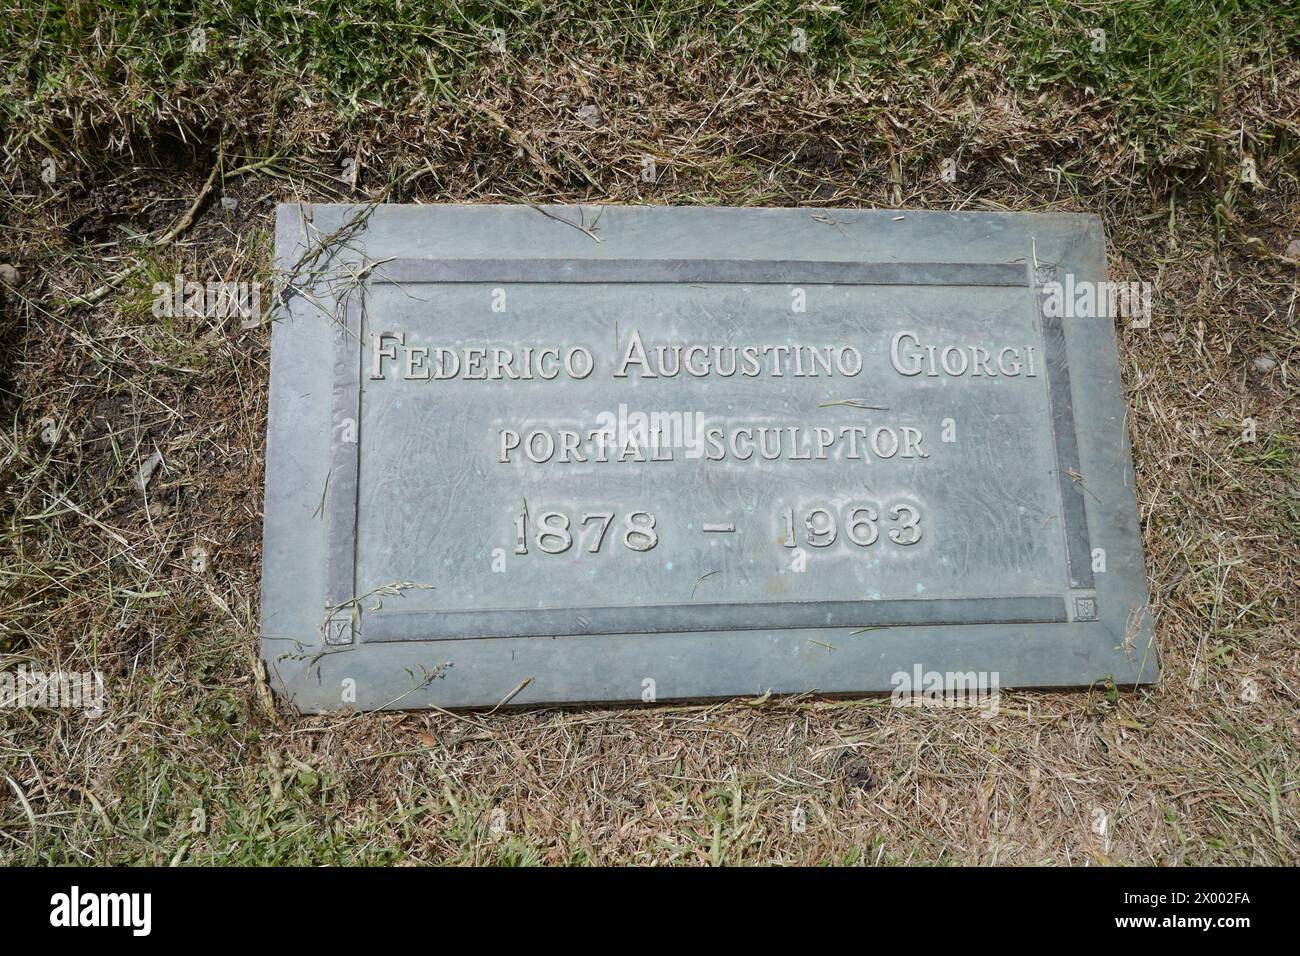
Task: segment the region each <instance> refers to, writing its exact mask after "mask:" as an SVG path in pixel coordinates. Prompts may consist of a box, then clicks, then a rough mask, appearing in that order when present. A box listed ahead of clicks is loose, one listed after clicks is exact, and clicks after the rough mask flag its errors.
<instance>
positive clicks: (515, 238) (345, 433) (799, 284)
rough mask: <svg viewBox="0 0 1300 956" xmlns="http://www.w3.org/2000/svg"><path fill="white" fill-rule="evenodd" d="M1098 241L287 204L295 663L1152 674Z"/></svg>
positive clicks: (275, 450) (846, 688)
mask: <svg viewBox="0 0 1300 956" xmlns="http://www.w3.org/2000/svg"><path fill="white" fill-rule="evenodd" d="M1103 245H1104V244H1103V237H1102V234H1101V230H1100V225H1099V223H1098V221H1097V220H1096V219H1094V218H1092V217H1086V216H1068V215H1051V216H1031V215H1004V214H942V213H898V212H893V211H890V212H883V211H864V210H837V211H833V212H826V211H812V210H794V209H789V210H771V209H764V210H740V209H663V208H630V207H606V208H590V207H588V208H579V207H570V208H558V207H557V208H548V209H545V210H539V209H536V208H533V207H528V206H511V207H499V206H479V207H457V206H446V207H428V206H424V207H399V206H391V207H383V206H381V207H376V208H373V209H363V208H359V207H348V206H297V205H292V206H289V205H287V206H284V207H282V208H281V210H280V213H279V225H278V237H277V259H278V265H279V267H280V268H281V269H282V270H283V271H284V272H285V273H286V274H288V275H289V276H290V277H291V283H290V287H289V294H288V295H287V297H286V299H285V301H284V304H283V306H282V308H281V314H280V317H279V320H278V322H277V324H276V327H275V331H274V337H273V344H272V392H271V415H270V433H269V437H268V450H267V499H266V528H265V562H264V580H263V599H262V601H263V648H264V655H265V657H266V660H267V663H268V666H269V668H270V671H271V673H272V675H273V679H274V681H275V683H276V684H277V686H279V688H280V689H281V690H283V691H284V692H285V693H286V694H287V695H289V696H290V697H291V699H292V700H293V701H294V702H295V703H296V704H297V706H299V707H301V708H303V709H306V710H333V709H339V708H346V707H355V708H375V707H418V706H423V705H436V706H444V707H445V706H470V705H494V704H496V703H498V702H500V701H502V700H503V699H505V698H507V697H511V695H512V694H513V695H514V696H513V697H511V700H512V702H513V703H528V702H554V701H618V700H648V699H682V698H707V697H716V696H726V695H736V694H753V693H762V692H765V691H767V690H773V691H776V692H802V691H812V690H816V691H820V692H823V693H855V692H870V691H887V690H890V689H891V677H892V676H893V675H895V674H897V673H899V672H906V673H909V674H910V673H912V672H913V671H915V670H916V669H918V668H922V667H923V668H924V669H925V670H926V671H939V672H970V671H975V672H981V673H990V672H991V673H995V674H997V675H998V681H999V683H1000V685H1001V686H1003V687H1007V686H1068V685H1087V684H1091V683H1093V682H1094V681H1098V680H1105V679H1108V678H1109V679H1113V680H1114V681H1116V682H1117V683H1121V684H1131V683H1136V682H1143V681H1150V680H1153V679H1154V678H1155V674H1156V666H1155V658H1154V654H1153V652H1152V650H1151V646H1150V645H1151V626H1150V622H1149V620H1148V619H1147V613H1146V603H1147V598H1146V586H1145V575H1144V569H1143V561H1142V552H1141V541H1140V536H1139V533H1138V528H1137V516H1136V506H1135V500H1134V494H1133V487H1132V471H1131V464H1130V458H1129V450H1128V444H1127V437H1126V434H1125V427H1124V402H1123V397H1122V391H1121V386H1120V381H1119V372H1118V361H1117V356H1116V346H1115V335H1114V328H1113V318H1112V317H1111V313H1110V310H1109V309H1108V308H1107V303H1106V302H1105V296H1104V294H1102V295H1101V296H1100V298H1098V297H1097V295H1096V293H1097V291H1098V290H1102V291H1104V289H1105V279H1106V268H1105V262H1104V258H1103ZM1076 290H1083V291H1082V292H1078V293H1076ZM1085 293H1086V294H1088V295H1091V296H1093V298H1092V299H1091V308H1089V309H1082V310H1081V309H1076V308H1075V306H1076V305H1077V304H1078V302H1076V300H1075V298H1074V297H1075V296H1076V294H1077V295H1083V294H1085ZM1079 301H1080V302H1081V301H1082V299H1080V300H1079Z"/></svg>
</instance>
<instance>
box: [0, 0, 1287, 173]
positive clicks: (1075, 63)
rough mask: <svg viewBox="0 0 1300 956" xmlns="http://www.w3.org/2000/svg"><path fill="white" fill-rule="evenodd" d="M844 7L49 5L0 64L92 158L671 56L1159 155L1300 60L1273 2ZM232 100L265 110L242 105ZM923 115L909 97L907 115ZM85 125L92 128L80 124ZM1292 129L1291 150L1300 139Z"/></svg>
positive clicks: (25, 19)
mask: <svg viewBox="0 0 1300 956" xmlns="http://www.w3.org/2000/svg"><path fill="white" fill-rule="evenodd" d="M838 6H839V7H840V8H842V9H841V10H839V11H837V10H836V9H835V7H833V6H832V5H830V4H826V5H816V4H813V5H809V4H804V3H801V2H796V0H785V2H772V0H759V2H749V3H744V2H730V3H722V4H714V3H710V2H705V0H692V2H682V0H666V2H661V3H637V2H627V0H623V2H617V0H614V2H585V3H576V4H572V5H570V6H569V7H568V9H567V10H562V11H558V12H557V11H556V10H555V9H554V5H553V4H550V3H542V2H532V3H515V2H508V0H502V2H496V3H491V2H489V3H465V4H457V3H447V4H420V3H411V2H406V3H398V2H396V0H358V2H351V3H346V4H345V3H339V2H320V0H302V2H296V3H284V2H260V0H234V2H227V3H222V2H213V0H203V2H199V3H189V2H182V0H161V2H153V0H120V2H105V3H99V4H92V3H74V4H61V3H52V2H41V0H34V2H30V3H24V4H21V5H19V7H18V9H17V10H16V11H12V12H11V14H10V15H9V16H7V17H6V18H5V19H4V22H3V23H2V24H0V65H2V66H3V70H2V71H0V72H2V73H3V75H4V76H5V77H7V80H6V81H5V96H4V97H3V102H4V104H5V108H6V110H7V111H8V113H9V116H8V124H7V125H8V127H9V139H10V141H11V142H10V149H11V150H12V151H14V152H19V153H26V152H28V151H29V150H34V149H37V148H44V149H48V150H54V149H68V148H76V147H77V145H78V144H77V143H76V142H75V140H76V139H77V138H78V137H80V136H84V135H87V134H91V135H93V134H98V135H101V136H106V135H109V134H111V133H113V132H115V131H121V130H127V131H133V132H135V133H137V134H139V135H142V136H146V137H147V136H148V135H150V134H151V133H158V132H162V131H167V132H169V133H170V134H171V135H181V134H182V132H183V133H184V134H185V135H187V136H189V137H196V136H197V137H202V138H206V139H208V140H211V139H212V138H213V136H214V134H220V135H221V136H224V137H226V138H228V139H245V140H249V141H250V144H251V141H255V140H257V139H259V138H266V139H274V138H275V137H276V135H277V132H276V128H275V125H276V124H275V122H274V119H281V120H282V119H283V118H285V117H287V116H289V115H291V114H292V113H294V112H295V111H296V110H299V109H301V108H302V106H303V104H304V102H305V101H306V100H308V99H310V100H314V101H323V102H326V103H328V104H329V105H330V106H331V108H332V109H333V110H334V111H335V112H336V113H337V115H338V116H339V117H340V120H341V121H342V122H343V123H345V124H346V123H347V122H348V121H349V120H352V119H356V118H358V117H362V116H365V115H367V114H372V113H375V112H377V111H383V110H396V111H399V112H401V111H405V110H407V109H410V108H411V107H412V106H414V105H419V106H420V107H421V108H427V109H434V110H438V109H446V108H453V109H454V108H455V107H456V106H457V105H458V104H459V103H461V102H462V101H463V100H464V99H465V98H468V97H472V96H473V94H474V93H475V91H476V90H478V89H479V88H480V84H481V81H482V77H483V76H484V75H489V76H492V77H495V78H497V79H499V80H501V81H502V82H507V83H508V82H509V80H510V74H511V71H512V70H513V69H516V68H517V64H519V63H523V62H529V61H535V60H546V61H550V62H554V61H558V60H562V59H566V58H572V57H589V56H597V57H600V58H602V59H607V60H612V61H623V62H653V61H657V60H658V61H661V60H663V59H665V58H674V57H682V56H684V55H685V54H686V52H687V51H690V56H694V57H697V58H700V59H705V60H713V59H715V58H716V59H717V60H718V61H719V62H720V64H722V65H723V66H724V67H726V68H728V69H743V68H745V67H747V66H751V65H752V66H754V67H756V68H760V69H762V70H764V71H766V72H768V73H769V74H770V75H772V76H773V77H775V78H777V79H778V80H779V78H780V77H781V76H783V75H793V76H803V75H806V74H808V73H812V74H814V75H816V76H818V77H819V78H822V79H823V80H833V81H837V82H841V83H857V84H862V85H864V86H868V87H871V86H874V87H878V88H879V87H892V88H894V89H896V90H898V91H899V93H901V94H902V95H903V96H904V97H905V96H906V91H907V90H909V89H911V90H913V91H919V90H921V89H924V88H926V87H927V86H929V85H935V86H938V87H943V88H945V89H947V90H949V91H950V92H951V93H953V94H954V95H956V96H957V97H962V96H965V95H968V94H969V95H973V96H975V97H976V98H979V97H980V96H981V95H982V94H983V93H985V92H987V89H988V86H989V84H990V83H994V84H997V85H1001V84H1002V83H1003V82H1005V83H1006V84H1007V86H1008V87H1009V89H1010V91H1011V92H1013V93H1016V94H1019V95H1021V96H1023V97H1026V98H1031V97H1034V96H1037V95H1040V94H1041V93H1043V92H1045V91H1050V92H1051V93H1052V95H1053V96H1054V97H1060V98H1064V99H1066V100H1070V99H1078V100H1084V99H1087V100H1089V101H1093V102H1095V103H1098V104H1100V105H1101V106H1102V107H1103V108H1104V109H1106V110H1107V111H1108V112H1109V111H1111V110H1113V111H1114V118H1115V125H1114V130H1113V132H1114V135H1116V136H1119V137H1121V138H1122V139H1123V140H1125V141H1127V142H1130V143H1132V144H1133V145H1134V146H1135V147H1137V146H1141V147H1142V148H1143V150H1144V151H1145V152H1146V153H1147V156H1146V161H1147V162H1150V163H1156V162H1158V161H1159V158H1160V157H1180V158H1186V157H1196V156H1198V155H1199V156H1204V155H1208V154H1209V153H1211V152H1212V151H1213V150H1214V148H1215V146H1216V145H1217V144H1219V143H1220V142H1221V141H1222V140H1223V139H1224V138H1225V137H1228V136H1230V134H1231V131H1232V130H1233V129H1234V128H1236V127H1237V126H1238V124H1239V121H1240V119H1241V118H1240V116H1238V115H1235V114H1234V113H1233V112H1231V111H1230V110H1229V109H1228V104H1229V103H1231V102H1232V99H1233V92H1234V90H1235V89H1237V88H1239V87H1241V86H1242V85H1243V84H1246V83H1248V82H1249V81H1250V80H1251V79H1252V78H1254V77H1255V76H1256V75H1257V74H1261V73H1262V74H1263V75H1265V76H1267V75H1270V74H1271V73H1273V72H1274V71H1276V70H1278V69H1279V68H1280V67H1281V66H1282V65H1283V64H1285V63H1286V62H1287V61H1288V60H1290V59H1291V58H1293V57H1295V56H1296V54H1297V52H1300V7H1297V5H1296V4H1294V3H1276V2H1270V0H1258V2H1246V0H1172V2H1165V0H1135V2H1129V3H1123V4H1075V3H1061V2H1041V0H1040V2H1029V3H1019V2H1010V0H1001V2H993V3H976V2H974V0H950V2H931V3H926V2H917V0H911V2H898V3H886V4H874V3H871V4H865V3H845V4H840V5H838ZM1288 13H1289V14H1290V15H1288ZM795 28H798V29H801V30H803V31H805V34H806V50H805V51H804V52H795V51H793V50H792V49H791V46H792V37H793V33H792V31H793V30H794V29H795ZM493 29H501V30H504V31H505V43H506V49H507V50H508V51H509V54H510V57H508V58H503V57H499V56H497V55H496V54H494V53H493V52H491V51H490V50H489V49H488V45H489V43H490V42H491V40H492V33H491V31H492V30H493ZM1096 29H1101V30H1104V31H1105V50H1104V52H1099V51H1097V50H1095V49H1094V48H1093V47H1094V44H1095V42H1096V40H1095V37H1094V35H1093V34H1092V33H1091V32H1090V31H1093V30H1096ZM200 36H201V37H202V42H201V43H200V42H198V41H197V40H196V37H200ZM232 89H235V90H242V91H246V92H248V93H249V94H252V95H253V96H255V99H254V100H252V101H248V102H242V103H241V102H238V101H235V102H231V101H229V100H224V101H222V99H221V94H223V93H226V92H228V91H230V90H232ZM908 105H909V104H907V103H906V102H904V101H901V100H900V98H899V97H895V98H894V99H893V102H892V106H890V107H889V108H892V109H899V110H902V111H903V112H907V111H908ZM254 107H255V108H254ZM884 108H885V107H884V104H879V105H877V106H875V107H874V108H868V109H867V110H865V111H864V113H865V114H869V115H872V116H875V115H879V113H880V112H881V111H882V109H884ZM70 117H76V118H77V120H78V121H79V122H80V123H81V124H88V125H83V126H82V127H81V128H79V129H78V128H75V126H74V125H73V124H70V123H69V118H70ZM160 121H161V122H160ZM968 122H969V123H970V124H977V123H978V118H977V117H970V118H969V120H968ZM1284 129H1285V127H1283V126H1278V127H1276V128H1274V129H1272V130H1269V131H1267V132H1266V134H1265V135H1266V136H1267V137H1268V138H1270V139H1271V138H1272V137H1275V136H1282V135H1284ZM1285 135H1287V136H1288V137H1289V139H1293V138H1294V135H1295V132H1294V129H1291V130H1290V132H1289V133H1287V134H1285ZM246 145H248V144H246ZM1264 148H1265V149H1266V150H1269V151H1272V150H1275V149H1278V148H1281V144H1278V143H1273V142H1268V143H1266V144H1265V146H1264Z"/></svg>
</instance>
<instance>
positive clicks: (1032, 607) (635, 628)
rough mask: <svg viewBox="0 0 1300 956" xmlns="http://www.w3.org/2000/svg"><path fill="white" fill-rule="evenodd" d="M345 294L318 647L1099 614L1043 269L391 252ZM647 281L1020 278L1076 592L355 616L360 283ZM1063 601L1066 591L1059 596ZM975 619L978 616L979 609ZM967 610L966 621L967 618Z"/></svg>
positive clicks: (1034, 620) (1060, 343)
mask: <svg viewBox="0 0 1300 956" xmlns="http://www.w3.org/2000/svg"><path fill="white" fill-rule="evenodd" d="M354 274H356V275H359V276H361V277H362V280H361V282H360V283H358V285H357V286H355V287H353V288H351V289H349V291H348V292H347V293H346V297H345V299H344V302H343V304H342V309H341V315H340V320H339V321H337V322H336V323H335V329H334V332H333V340H334V361H333V369H332V419H331V424H332V429H333V431H332V433H331V455H330V472H329V480H328V486H327V488H326V492H325V519H326V522H327V526H328V531H327V540H328V542H329V557H328V561H327V568H326V595H325V605H326V607H325V612H326V613H325V620H326V624H325V628H324V636H325V641H326V643H327V644H330V645H347V644H352V643H353V642H354V641H355V640H357V639H358V638H359V639H360V641H361V642H362V643H366V644H379V643H388V642H394V641H446V640H472V639H480V638H521V637H549V636H556V635H575V634H653V633H686V632H692V631H700V630H774V629H786V628H817V627H862V628H866V627H891V626H923V625H953V624H964V625H980V624H1050V623H1063V622H1067V621H1070V620H1080V621H1087V620H1095V619H1096V618H1097V615H1098V609H1097V601H1096V596H1095V594H1094V593H1092V589H1093V587H1094V583H1095V582H1094V578H1093V573H1092V565H1091V547H1090V543H1089V538H1088V524H1087V511H1086V503H1085V501H1084V498H1083V493H1082V489H1081V488H1080V486H1079V484H1078V482H1077V481H1076V480H1075V477H1074V476H1077V475H1078V474H1079V452H1078V440H1077V437H1076V435H1075V424H1074V413H1073V402H1072V398H1071V391H1070V371H1069V360H1068V356H1067V354H1066V350H1065V335H1064V328H1063V326H1062V320H1061V319H1060V318H1059V317H1052V316H1050V315H1048V314H1047V312H1046V310H1045V309H1044V303H1045V301H1046V298H1047V297H1046V293H1045V291H1044V286H1045V284H1046V283H1049V282H1052V281H1054V280H1055V278H1056V271H1055V269H1054V268H1053V267H1051V266H1046V267H1043V266H1038V267H1036V266H1035V264H1033V263H1025V264H1018V263H1006V262H1002V263H993V262H965V263H953V262H865V261H864V262H854V261H844V260H803V259H797V260H794V259H791V260H787V259H704V258H700V259H668V258H652V259H634V258H624V259H572V258H498V259H491V258H475V259H455V258H440V259H388V260H385V261H383V262H381V263H378V264H375V265H374V266H373V267H371V268H361V267H358V268H356V270H355V271H354ZM371 283H373V284H399V285H404V284H413V285H414V284H426V283H494V284H503V285H508V284H522V283H539V284H540V283H545V284H564V283H575V284H584V283H585V284H591V283H597V284H620V283H621V284H654V283H695V284H704V285H722V284H742V285H743V284H749V285H791V284H793V285H798V284H807V285H897V286H995V287H1005V288H1015V287H1022V288H1025V289H1026V290H1027V291H1028V292H1029V293H1030V296H1029V297H1028V298H1029V302H1030V303H1031V307H1032V308H1034V309H1035V316H1034V319H1035V326H1036V327H1037V329H1038V331H1039V339H1040V343H1041V347H1042V353H1043V356H1044V368H1045V372H1044V374H1045V376H1046V378H1047V392H1048V401H1049V406H1050V407H1049V415H1050V419H1051V430H1052V436H1053V445H1054V450H1055V456H1056V471H1057V479H1058V500H1059V503H1060V507H1061V515H1062V533H1063V539H1064V540H1063V545H1064V548H1065V557H1066V564H1067V567H1068V570H1069V578H1070V580H1069V584H1068V588H1069V589H1070V590H1071V591H1084V592H1087V593H1085V594H1082V595H1072V596H1071V595H1062V596H1059V597H1058V596H1008V597H982V598H907V599H891V600H876V601H871V600H859V601H774V602H713V603H691V604H650V605H636V606H612V607H575V608H541V609H539V608H518V609H513V608H511V609H479V610H440V611H385V610H370V611H366V612H364V617H365V622H364V626H362V621H361V618H362V611H361V608H360V601H359V596H358V595H357V594H356V580H355V572H356V547H357V541H356V528H357V507H358V490H359V487H360V485H359V482H360V441H359V437H360V435H359V431H360V423H361V391H362V389H361V380H362V374H363V373H362V362H363V350H362V349H361V348H360V347H359V346H360V337H361V330H362V326H363V313H364V309H365V289H366V287H367V285H368V284H371ZM1067 597H1070V598H1071V599H1070V600H1067ZM976 615H978V617H976ZM972 618H974V619H972Z"/></svg>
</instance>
